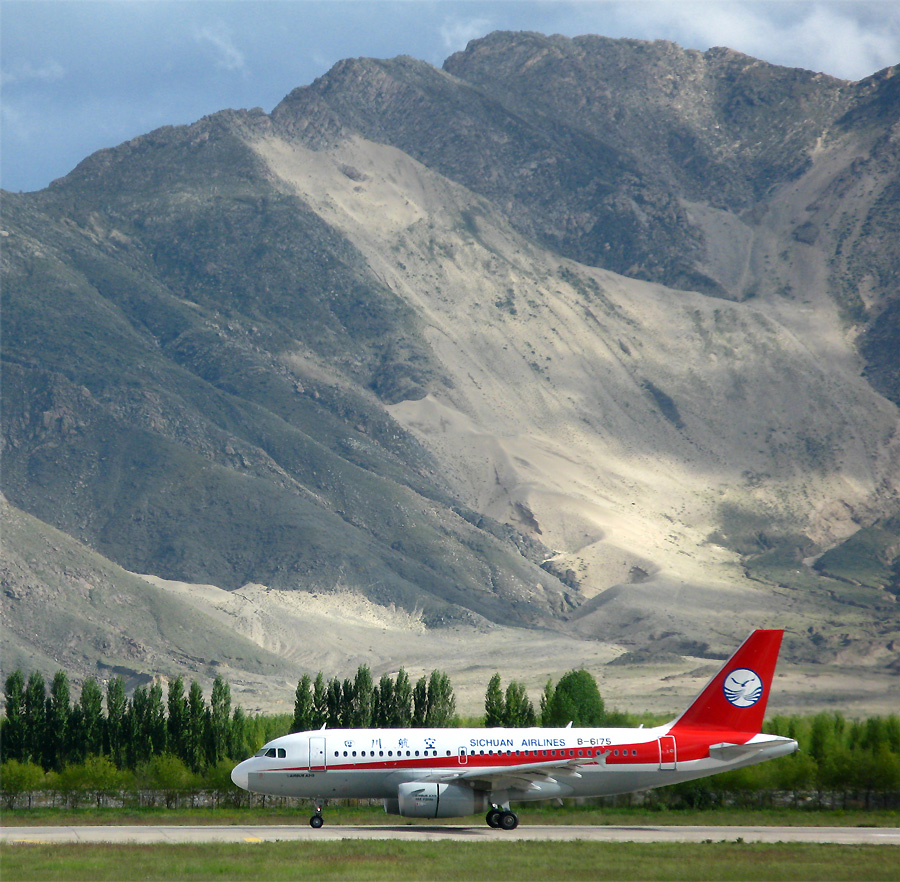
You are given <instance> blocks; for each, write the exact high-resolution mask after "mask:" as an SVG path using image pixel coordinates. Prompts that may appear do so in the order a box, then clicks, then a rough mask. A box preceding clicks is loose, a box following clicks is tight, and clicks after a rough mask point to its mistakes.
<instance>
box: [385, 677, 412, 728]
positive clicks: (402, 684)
mask: <svg viewBox="0 0 900 882" xmlns="http://www.w3.org/2000/svg"><path fill="white" fill-rule="evenodd" d="M412 716H413V712H412V684H411V683H410V680H409V674H407V673H406V671H405V670H404V669H403V668H400V670H399V671H398V672H397V679H396V681H395V683H394V707H393V712H392V716H391V720H390V723H389V724H388V725H390V726H391V727H392V728H395V729H408V728H409V727H410V726H411V725H412Z"/></svg>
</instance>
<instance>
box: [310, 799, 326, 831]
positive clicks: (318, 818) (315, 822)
mask: <svg viewBox="0 0 900 882" xmlns="http://www.w3.org/2000/svg"><path fill="white" fill-rule="evenodd" d="M315 808H316V813H315V814H314V815H313V816H312V817H311V818H310V819H309V826H310V827H312V828H313V830H318V829H319V828H320V827H321V826H322V825H323V824H324V823H325V819H324V818H323V817H322V805H321V803H319V802H316V805H315Z"/></svg>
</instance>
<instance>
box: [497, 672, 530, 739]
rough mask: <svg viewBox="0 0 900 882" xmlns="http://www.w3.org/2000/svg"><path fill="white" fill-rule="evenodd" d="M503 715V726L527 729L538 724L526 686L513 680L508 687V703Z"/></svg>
mask: <svg viewBox="0 0 900 882" xmlns="http://www.w3.org/2000/svg"><path fill="white" fill-rule="evenodd" d="M504 704H505V709H504V715H503V721H504V722H503V724H504V725H505V726H510V727H512V728H517V729H521V728H527V727H528V726H534V725H536V724H537V718H536V717H535V714H534V706H533V705H532V704H531V700H530V699H529V698H528V694H527V693H526V692H525V686H524V685H523V684H522V683H518V682H517V681H515V680H513V681H512V682H511V683H510V684H509V686H507V687H506V701H505V702H504Z"/></svg>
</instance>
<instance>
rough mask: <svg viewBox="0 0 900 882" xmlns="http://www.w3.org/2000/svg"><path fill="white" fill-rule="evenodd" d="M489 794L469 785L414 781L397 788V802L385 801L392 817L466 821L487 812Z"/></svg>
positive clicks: (385, 806) (385, 805)
mask: <svg viewBox="0 0 900 882" xmlns="http://www.w3.org/2000/svg"><path fill="white" fill-rule="evenodd" d="M487 807H488V797H487V794H486V793H482V792H478V791H475V790H473V789H472V788H471V787H469V786H467V785H465V784H430V783H426V782H420V781H412V782H410V783H408V784H401V785H400V786H399V787H398V788H397V798H396V799H386V800H384V810H385V811H386V812H387V813H388V814H389V815H401V816H402V817H404V818H462V817H465V816H466V815H477V814H478V813H479V812H483V811H487Z"/></svg>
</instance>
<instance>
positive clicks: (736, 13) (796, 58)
mask: <svg viewBox="0 0 900 882" xmlns="http://www.w3.org/2000/svg"><path fill="white" fill-rule="evenodd" d="M638 8H639V9H640V10H641V12H642V13H643V19H644V21H643V25H642V27H643V29H644V30H645V31H646V30H647V29H648V28H652V29H653V30H654V31H656V32H657V33H660V34H661V33H667V34H669V35H670V39H671V38H673V37H674V39H676V40H677V41H678V42H679V43H682V44H683V45H686V46H688V47H690V48H698V49H707V48H709V47H710V46H727V47H728V48H730V49H736V50H738V51H740V52H744V53H746V54H747V55H752V56H754V57H755V58H761V59H764V60H765V61H769V62H771V63H773V64H782V65H786V66H789V67H804V68H807V69H809V70H815V71H823V72H825V73H828V74H831V75H832V76H837V77H841V78H844V79H851V80H856V79H861V78H863V77H866V76H869V75H870V74H871V73H873V72H874V71H876V70H880V69H881V68H884V67H887V66H888V65H891V64H896V63H897V60H898V58H900V6H897V5H896V4H894V3H887V2H886V3H860V4H855V3H825V2H809V3H760V2H753V0H745V2H727V3H710V2H696V0H695V2H684V3H678V4H673V3H668V2H662V0H651V2H647V3H642V4H638Z"/></svg>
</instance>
